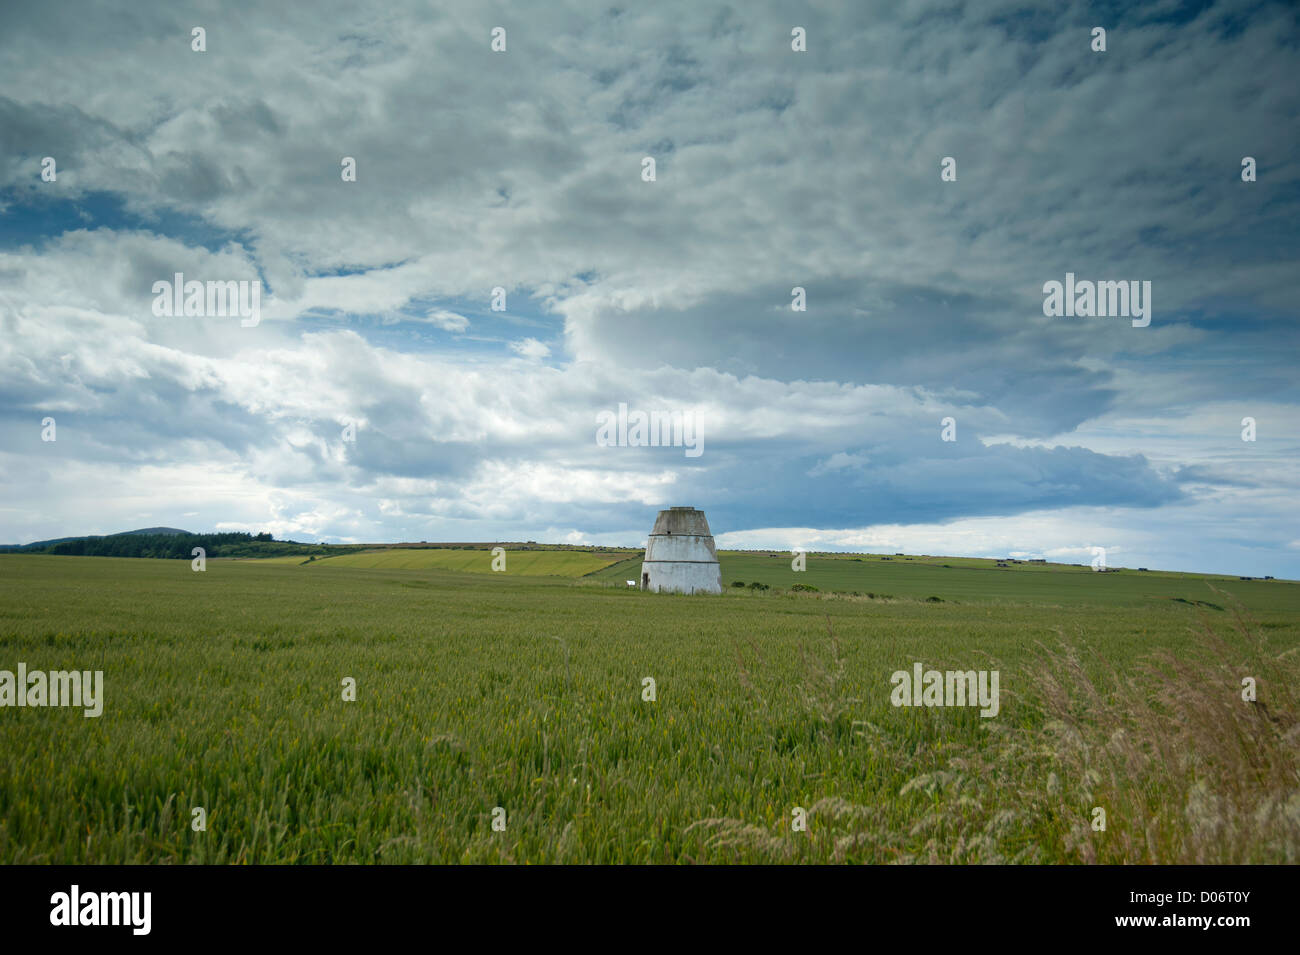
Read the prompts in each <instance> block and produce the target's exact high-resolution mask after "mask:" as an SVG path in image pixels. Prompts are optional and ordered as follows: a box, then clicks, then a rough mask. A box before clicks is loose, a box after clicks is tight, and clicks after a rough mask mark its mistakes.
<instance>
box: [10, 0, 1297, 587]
mask: <svg viewBox="0 0 1300 955" xmlns="http://www.w3.org/2000/svg"><path fill="white" fill-rule="evenodd" d="M113 6H116V7H118V8H120V9H117V10H113V9H109V8H110V7H113ZM54 7H56V8H58V10H59V12H58V15H57V16H56V15H52V12H51V8H50V7H49V6H48V5H45V6H42V5H40V4H16V3H15V4H4V5H3V7H2V8H0V489H2V494H0V542H7V543H23V542H27V541H31V540H37V539H44V538H50V537H60V536H67V535H72V534H82V533H112V532H115V531H121V530H126V529H129V528H133V527H140V526H148V525H170V526H176V527H183V528H186V529H190V530H214V529H221V530H250V531H254V532H256V531H263V530H267V531H271V532H273V533H274V534H275V535H276V536H277V537H288V538H293V539H299V540H328V541H348V542H351V541H367V542H369V541H395V540H431V541H433V540H443V541H465V540H528V539H531V540H538V541H553V542H586V541H590V542H596V543H609V544H615V543H620V544H637V543H639V542H641V541H642V540H644V538H645V535H646V533H647V532H648V531H649V528H650V526H651V524H652V523H653V520H654V515H655V512H656V510H657V509H659V508H661V507H668V506H671V505H694V506H697V507H701V508H704V509H705V511H706V512H707V514H708V517H709V520H710V523H711V524H712V526H713V530H714V532H715V534H717V535H718V536H719V540H720V543H721V544H723V545H727V546H742V547H771V548H776V547H782V548H789V547H795V546H799V547H808V548H814V549H828V550H869V551H886V552H893V551H896V550H898V551H908V552H913V553H939V554H962V555H976V556H990V555H997V556H1002V555H1007V554H1013V555H1021V556H1041V557H1048V558H1053V559H1059V560H1067V561H1075V562H1081V563H1086V562H1087V561H1088V560H1089V559H1090V556H1091V548H1092V547H1094V546H1100V547H1105V548H1106V549H1107V559H1108V562H1109V563H1110V564H1113V565H1120V566H1139V565H1140V566H1150V567H1163V568H1171V569H1182V570H1207V571H1222V572H1231V573H1243V574H1275V575H1277V576H1287V577H1300V521H1298V520H1297V514H1298V513H1300V507H1297V500H1298V498H1300V495H1298V493H1297V492H1298V491H1300V465H1298V452H1300V424H1298V421H1300V389H1298V388H1297V375H1296V367H1297V366H1296V360H1297V355H1298V352H1300V349H1298V347H1297V346H1298V345H1300V324H1298V323H1297V318H1298V315H1297V286H1298V284H1300V283H1298V281H1297V280H1298V279H1300V269H1298V268H1297V265H1298V261H1297V260H1298V259H1300V241H1298V236H1300V232H1298V229H1297V225H1296V223H1297V216H1298V214H1300V164H1298V163H1297V148H1296V147H1297V138H1298V137H1297V129H1298V127H1297V120H1300V86H1298V84H1297V83H1296V81H1295V77H1296V75H1297V66H1298V65H1300V26H1298V20H1297V13H1296V10H1295V8H1294V7H1293V6H1292V5H1291V4H1286V3H1276V4H1271V3H1215V4H1210V3H1173V2H1157V3H1153V4H1150V5H1148V6H1142V7H1133V8H1128V5H1125V4H1119V5H1114V6H1112V5H1108V4H1098V3H1086V4H1084V3H1048V4H1044V3H1038V4H1033V5H1029V6H1025V5H1022V4H1019V3H1006V2H1000V0H981V2H978V3H953V2H936V3H922V2H901V3H897V4H895V3H848V2H845V3H821V2H818V3H799V2H796V3H775V2H763V0H759V2H746V3H743V4H740V3H737V4H728V3H714V2H708V0H689V2H683V3H680V4H672V3H655V4H629V3H623V4H620V5H615V6H611V5H608V4H597V3H570V4H564V3H560V2H548V3H546V4H544V5H543V4H531V3H530V4H523V3H518V4H513V5H497V4H491V3H484V2H477V0H474V2H465V3H427V2H421V3H409V4H407V3H402V2H393V0H385V2H383V3H375V4H366V3H360V2H357V0H346V2H340V3H330V2H313V3H311V4H307V3H298V4H289V3H284V4H270V5H267V4H264V3H238V2H229V0H223V2H221V3H186V2H175V0H168V2H143V0H142V2H133V3H129V4H127V3H122V4H108V5H105V4H90V3H87V4H76V3H64V2H57V3H55V4H54ZM542 7H544V8H545V9H544V10H542V9H538V8H542ZM1098 26H1100V27H1104V28H1105V29H1106V50H1105V52H1094V50H1093V49H1092V46H1093V43H1094V41H1093V37H1092V30H1093V28H1094V27H1098ZM196 27H202V28H203V30H204V31H205V34H204V40H205V45H206V50H205V51H202V52H199V51H196V50H194V49H193V46H194V44H195V41H194V38H193V32H192V31H193V30H194V28H196ZM496 27H501V28H503V29H504V30H505V47H506V48H505V50H504V52H497V51H494V50H493V49H492V43H493V40H492V32H493V29H494V28H496ZM796 27H801V28H803V30H804V31H805V33H806V46H807V49H806V51H803V52H797V51H795V50H793V49H792V31H793V30H794V28H796ZM46 157H50V158H52V159H53V160H54V179H53V181H49V177H48V176H47V175H43V169H44V168H45V167H46V164H45V162H44V160H45V159H46ZM344 157H351V158H352V159H354V160H355V163H356V181H354V182H351V181H345V179H344V175H343V171H342V167H343V160H344ZM646 157H651V158H653V159H654V161H655V177H654V180H653V181H646V178H645V174H644V170H645V164H644V160H645V158H646ZM945 157H951V158H952V159H954V160H955V165H956V180H955V181H943V179H942V178H941V163H942V161H943V159H944V158H945ZM1244 157H1253V159H1254V160H1255V165H1256V181H1254V182H1244V181H1243V180H1242V168H1243V167H1242V160H1243V158H1244ZM1067 272H1069V273H1074V274H1075V275H1076V277H1077V278H1078V279H1080V280H1083V279H1088V280H1140V281H1149V282H1151V288H1152V298H1151V304H1152V314H1151V322H1150V325H1149V326H1148V327H1145V328H1140V327H1134V326H1133V325H1132V323H1131V322H1130V321H1129V320H1128V319H1127V318H1115V317H1109V318H1099V317H1094V318H1077V317H1048V316H1046V315H1044V308H1043V305H1044V292H1043V286H1044V283H1046V282H1050V281H1053V280H1055V281H1061V282H1064V280H1065V276H1066V273H1067ZM175 273H182V274H183V275H184V276H185V279H186V280H187V281H188V280H198V281H203V282H207V281H221V282H226V281H248V282H252V281H259V282H261V283H262V286H261V289H262V292H261V295H262V297H261V303H260V313H259V316H258V321H257V324H256V325H253V324H251V323H249V322H246V321H241V319H240V318H239V317H231V316H217V315H203V316H196V315H188V316H186V315H170V316H169V315H156V314H155V308H154V307H153V306H154V300H155V295H154V291H153V288H154V283H156V282H159V281H171V280H172V279H173V276H174V275H175ZM498 287H499V288H501V289H503V290H504V292H505V308H504V310H494V309H493V307H492V305H493V302H492V298H493V289H494V288H498ZM795 287H800V288H803V289H804V290H805V291H806V304H807V308H806V310H805V311H795V310H793V309H792V307H791V305H792V289H794V288H795ZM498 304H499V303H498ZM620 403H624V404H626V405H627V406H628V407H629V409H631V410H633V411H636V410H643V411H645V412H647V413H648V412H653V411H660V412H673V411H677V412H680V413H682V414H685V415H693V416H694V419H693V420H694V421H695V422H696V425H697V427H698V429H699V433H700V436H701V438H702V442H703V443H702V449H703V450H702V453H701V454H699V455H698V456H688V455H687V454H686V453H685V449H683V448H682V447H617V446H602V445H601V443H600V442H598V441H597V418H598V416H599V415H600V414H601V412H602V411H613V410H615V409H617V407H618V405H619V404H620ZM949 417H950V418H952V419H953V423H954V428H955V440H951V441H945V440H943V431H944V426H943V423H942V422H943V419H945V418H949ZM1247 417H1250V418H1253V419H1254V421H1255V428H1256V434H1255V440H1254V441H1245V440H1243V423H1242V421H1243V418H1247ZM47 418H52V419H54V431H53V433H52V434H51V433H50V432H49V430H48V427H47V426H45V425H43V422H45V421H46V419H47ZM349 423H351V424H352V426H353V428H354V432H355V439H354V440H349V437H350V435H349V434H347V433H345V429H346V428H347V426H348V425H349ZM953 430H954V429H953V428H950V429H949V432H950V433H949V436H950V437H952V436H954V435H953V434H952V431H953ZM51 436H52V437H54V439H55V440H52V441H51V440H43V438H48V437H51Z"/></svg>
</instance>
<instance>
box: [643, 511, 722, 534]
mask: <svg viewBox="0 0 1300 955" xmlns="http://www.w3.org/2000/svg"><path fill="white" fill-rule="evenodd" d="M650 536H651V537H667V536H672V537H684V536H694V537H712V536H713V533H712V531H710V530H709V520H708V518H707V517H705V516H704V512H703V511H698V510H696V509H695V508H693V507H670V508H669V509H668V510H666V511H660V512H659V517H658V518H656V519H655V526H654V530H652V531H651V532H650Z"/></svg>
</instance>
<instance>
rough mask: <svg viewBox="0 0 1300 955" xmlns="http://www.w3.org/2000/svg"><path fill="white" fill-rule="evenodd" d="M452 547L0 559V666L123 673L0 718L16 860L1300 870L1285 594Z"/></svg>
mask: <svg viewBox="0 0 1300 955" xmlns="http://www.w3.org/2000/svg"><path fill="white" fill-rule="evenodd" d="M389 553H391V554H394V555H395V556H393V557H388V556H386V554H389ZM431 554H438V555H439V557H440V559H446V560H448V561H450V562H449V563H447V564H445V565H440V566H439V565H435V563H434V562H429V563H417V564H415V565H413V566H409V567H407V566H401V565H400V564H396V563H393V562H392V561H396V560H398V558H406V559H413V560H426V559H427V558H428V556H429V555H431ZM465 556H469V557H472V558H473V559H474V560H476V561H478V562H479V563H480V564H486V563H487V562H488V561H489V555H488V554H487V552H485V551H477V552H457V551H441V552H440V551H424V550H412V551H406V552H400V551H393V552H385V554H380V555H370V554H365V553H359V554H355V555H349V556H347V557H337V558H328V559H321V560H317V561H315V562H312V563H309V564H301V563H300V562H294V561H291V560H280V559H276V560H262V561H257V560H227V561H216V560H214V561H210V562H209V563H208V565H207V570H206V571H205V572H203V573H195V572H193V571H191V569H190V564H189V563H188V562H186V561H176V560H172V561H164V560H146V559H134V560H130V559H114V558H83V557H55V556H45V555H4V556H0V669H9V670H12V669H13V668H14V667H15V666H16V665H17V664H18V663H19V662H22V663H25V664H26V666H27V667H28V668H29V669H38V668H39V669H44V670H50V671H54V670H64V669H73V668H76V669H82V670H85V669H93V670H102V671H103V673H104V709H103V715H102V716H100V717H98V718H86V717H84V716H83V715H82V713H81V711H79V710H75V709H68V708H6V709H4V710H0V746H2V747H3V749H4V752H5V754H6V758H5V760H4V761H3V763H2V764H0V859H2V860H3V861H5V862H10V863H13V862H109V863H117V862H148V863H165V862H261V863H308V862H310V863H320V862H360V863H388V862H457V861H467V862H485V861H512V862H675V863H692V862H695V863H699V862H724V861H736V860H746V861H768V862H799V861H844V862H868V863H892V862H932V861H944V862H988V861H1018V862H1093V861H1096V862H1179V861H1269V862H1292V861H1297V860H1296V854H1297V851H1300V850H1298V846H1300V841H1298V840H1297V839H1296V833H1297V831H1300V830H1298V829H1297V827H1298V826H1300V819H1298V818H1297V814H1296V813H1295V812H1294V807H1295V806H1296V805H1300V785H1297V782H1296V763H1295V749H1296V740H1295V733H1296V713H1297V709H1296V705H1295V704H1296V697H1295V693H1296V689H1295V687H1296V685H1297V682H1296V679H1295V677H1296V668H1297V654H1296V653H1295V652H1290V653H1289V655H1284V654H1285V653H1286V652H1287V651H1294V650H1295V648H1296V647H1297V646H1300V585H1296V584H1294V583H1290V582H1286V581H1239V580H1236V579H1235V578H1234V579H1226V578H1217V579H1211V578H1200V577H1197V576H1196V575H1186V574H1161V573H1150V572H1148V573H1141V574H1139V573H1138V572H1137V571H1128V570H1125V571H1122V572H1119V573H1113V574H1111V573H1108V574H1093V573H1091V572H1089V571H1088V570H1087V568H1078V567H1066V566H1062V565H1032V566H1031V565H1015V566H1013V567H1012V568H1010V569H1007V570H1002V569H998V568H995V567H994V566H993V562H988V561H984V562H979V561H959V560H955V559H948V558H915V559H913V560H911V561H908V560H902V559H897V558H896V559H894V560H892V561H881V560H880V559H879V558H875V557H863V559H861V560H854V559H852V557H848V558H846V557H838V556H837V557H825V558H820V557H817V556H815V555H814V556H810V557H809V559H808V570H807V571H806V572H805V573H802V574H794V573H792V572H791V571H790V559H789V556H788V555H782V556H781V557H779V558H772V557H767V556H765V555H754V554H728V553H723V554H722V555H721V560H722V573H723V583H724V593H723V594H722V595H721V596H697V597H685V596H670V595H651V594H643V593H640V592H639V591H636V590H631V589H628V588H626V587H624V586H623V585H622V581H623V578H624V577H627V578H632V577H635V573H626V571H627V569H628V568H629V567H631V566H633V564H634V563H635V560H636V559H639V558H634V559H633V561H632V562H629V563H626V564H619V563H613V564H609V566H606V567H605V568H604V569H603V570H602V569H597V570H596V572H595V573H594V574H591V576H586V577H582V576H580V574H582V573H587V571H584V570H583V568H584V567H586V566H588V565H589V564H590V563H592V562H593V561H596V560H604V559H605V558H603V557H600V555H592V554H588V553H583V552H545V551H537V552H522V553H513V552H512V553H510V554H509V557H508V561H509V566H510V570H511V571H513V573H507V574H500V573H497V574H494V573H491V572H488V573H473V572H466V571H467V570H469V568H468V567H463V566H461V565H458V564H456V563H455V562H454V561H451V558H452V557H465ZM561 556H562V557H563V560H561ZM610 556H611V557H614V558H616V557H617V555H610ZM530 557H531V558H534V559H535V561H536V562H535V563H534V564H532V565H531V567H533V568H534V569H533V570H532V571H531V572H530V571H529V570H526V569H525V568H527V567H529V566H530V565H529V564H528V563H527V559H528V558H530ZM368 558H369V559H370V560H371V561H373V563H372V564H370V565H367V559H368ZM945 563H946V564H949V565H950V566H949V567H944V566H942V565H943V564H945ZM598 566H599V565H598ZM538 568H546V569H544V570H542V569H538ZM561 573H567V575H568V576H556V575H558V574H561ZM733 580H743V581H745V582H747V583H748V582H752V581H758V582H760V583H766V584H768V586H769V587H770V588H771V589H770V590H767V591H760V590H753V589H750V588H748V587H746V588H744V589H743V590H742V589H740V588H731V587H730V586H729V585H730V583H731V582H732V581H733ZM796 582H802V583H804V584H806V585H809V586H815V587H817V588H819V589H818V591H817V592H809V593H791V592H789V590H788V589H786V588H788V587H789V586H791V585H792V584H793V583H796ZM853 591H857V595H855V594H854V593H853ZM868 593H870V594H873V595H874V596H868ZM931 598H937V599H934V600H932V599H931ZM1238 615H1240V620H1239V616H1238ZM1238 628H1240V632H1238ZM1205 630H1208V631H1209V632H1210V635H1209V636H1207V635H1205V634H1204V633H1201V631H1205ZM1162 652H1164V653H1167V654H1169V655H1168V656H1167V657H1164V658H1162V657H1161V656H1160V654H1161V653H1162ZM917 662H919V663H922V664H924V665H925V666H927V667H929V666H935V667H953V668H960V669H968V668H975V669H987V668H993V669H997V670H999V671H1000V675H1001V687H1002V694H1003V699H1002V703H1001V708H1000V712H999V713H998V715H997V717H996V718H994V719H982V718H981V717H980V716H979V715H978V712H977V711H976V710H974V709H970V708H962V709H955V708H929V709H924V708H907V707H896V706H893V705H891V698H890V697H891V693H890V691H891V686H890V675H891V673H894V672H895V671H900V670H907V669H908V668H910V667H912V666H913V664H914V663H917ZM1243 676H1251V677H1252V678H1254V679H1256V680H1257V681H1258V687H1259V699H1260V700H1261V701H1264V702H1265V703H1266V704H1267V714H1268V716H1267V718H1266V717H1265V716H1263V715H1261V714H1262V712H1263V711H1260V710H1258V709H1257V708H1252V707H1251V706H1250V705H1248V704H1244V703H1242V701H1241V699H1240V693H1241V687H1240V681H1241V679H1242V677H1243ZM345 678H352V679H354V680H355V681H356V694H355V697H356V698H355V701H352V702H349V701H345V700H344V699H343V698H342V696H343V694H342V693H341V684H342V681H343V680H344V679H345ZM646 678H651V679H653V681H654V690H655V693H654V699H653V700H647V699H645V698H644V694H645V692H646V684H645V682H644V681H645V680H646ZM1197 714H1202V715H1200V716H1198V715H1197ZM1197 720H1202V721H1206V720H1208V721H1211V722H1212V726H1213V727H1214V728H1217V730H1218V731H1217V732H1216V731H1210V732H1204V730H1205V728H1206V727H1205V725H1203V724H1198V723H1196V721H1197ZM1180 727H1184V728H1183V729H1180ZM1230 729H1242V734H1241V735H1242V736H1243V738H1248V739H1249V745H1248V746H1238V745H1237V744H1235V743H1234V742H1233V739H1234V734H1233V733H1231V732H1228V730H1230ZM1120 730H1123V733H1120V735H1119V736H1116V733H1119V731H1120ZM1119 767H1123V770H1122V772H1121V771H1119V770H1118V768H1119ZM1112 770H1114V771H1112ZM1247 770H1249V772H1247ZM1246 806H1251V807H1254V809H1253V812H1251V813H1248V812H1244V811H1243V808H1244V807H1246ZM195 807H203V808H204V809H205V811H206V814H207V829H206V831H203V832H195V831H193V830H192V829H191V825H190V823H191V813H192V810H193V809H194V808H195ZM1097 807H1103V808H1105V809H1106V811H1107V813H1108V825H1107V829H1106V830H1105V831H1104V832H1098V831H1094V830H1092V829H1090V827H1089V825H1088V822H1089V820H1090V818H1091V815H1090V814H1091V813H1092V812H1093V810H1094V809H1095V808H1097ZM1261 807H1264V808H1263V809H1261ZM498 808H499V809H501V810H503V812H504V818H505V820H506V823H505V825H506V828H505V829H504V831H497V830H494V829H493V828H492V825H491V823H492V819H493V811H494V809H498ZM796 809H798V810H802V811H803V812H804V813H805V815H806V819H807V826H806V830H803V831H797V830H792V827H791V818H792V813H794V811H795V810H796Z"/></svg>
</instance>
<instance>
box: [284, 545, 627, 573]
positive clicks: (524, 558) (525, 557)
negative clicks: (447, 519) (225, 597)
mask: <svg viewBox="0 0 1300 955" xmlns="http://www.w3.org/2000/svg"><path fill="white" fill-rule="evenodd" d="M623 557H624V555H623V554H608V553H591V552H588V551H579V550H510V549H508V548H507V549H506V553H505V569H504V570H501V571H496V572H495V573H501V574H506V575H512V574H517V575H520V576H525V577H541V576H555V577H581V576H582V575H584V574H590V573H594V572H595V571H598V570H600V569H601V568H602V567H608V566H609V565H610V564H612V563H614V562H615V561H618V560H621V559H622V558H623ZM271 559H272V560H277V561H280V562H282V563H292V564H304V563H306V561H307V559H306V558H305V557H298V558H271ZM492 560H493V556H492V551H491V550H490V549H484V550H452V549H450V548H447V549H443V548H427V549H426V548H416V547H393V548H388V549H381V550H368V551H360V552H358V553H355V554H341V555H339V556H338V557H324V558H317V559H316V560H315V561H311V562H310V563H308V564H307V565H308V566H310V567H311V568H312V569H313V570H317V569H323V568H326V567H328V568H331V569H332V568H337V567H370V568H378V569H381V570H455V571H460V572H462V573H478V574H487V573H493V572H494V571H493V570H492Z"/></svg>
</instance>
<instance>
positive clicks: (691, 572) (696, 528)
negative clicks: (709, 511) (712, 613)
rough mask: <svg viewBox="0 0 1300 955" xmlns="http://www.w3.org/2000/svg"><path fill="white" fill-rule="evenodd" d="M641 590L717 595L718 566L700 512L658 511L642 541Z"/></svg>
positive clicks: (686, 509)
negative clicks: (643, 546)
mask: <svg viewBox="0 0 1300 955" xmlns="http://www.w3.org/2000/svg"><path fill="white" fill-rule="evenodd" d="M641 589H642V590H650V591H653V592H655V593H660V592H662V593H679V594H720V593H722V568H721V567H720V566H719V565H718V552H717V550H716V549H715V548H714V546H713V534H712V533H711V532H710V531H709V521H708V519H707V518H706V517H705V516H704V512H703V511H697V510H696V509H695V508H693V507H673V508H669V509H668V510H666V511H660V512H659V517H658V518H657V519H656V520H655V526H654V530H652V531H651V532H650V539H649V540H648V541H646V547H645V562H644V563H643V564H642V565H641Z"/></svg>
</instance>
